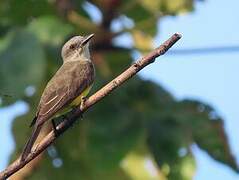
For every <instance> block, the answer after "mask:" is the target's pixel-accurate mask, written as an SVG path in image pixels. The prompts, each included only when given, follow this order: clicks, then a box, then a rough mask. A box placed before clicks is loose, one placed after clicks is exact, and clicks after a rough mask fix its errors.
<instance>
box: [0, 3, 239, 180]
mask: <svg viewBox="0 0 239 180" xmlns="http://www.w3.org/2000/svg"><path fill="white" fill-rule="evenodd" d="M192 10H193V0H172V1H167V0H155V1H148V0H129V1H120V0H104V1H103V0H91V1H82V0H78V1H76V0H75V1H74V0H57V1H54V0H53V1H49V0H41V1H32V0H24V1H23V0H5V1H1V2H0V63H1V66H0V84H1V88H0V103H1V106H7V105H10V104H13V103H14V102H16V101H24V102H26V103H27V104H28V105H29V111H28V113H27V114H24V115H22V116H19V117H16V120H15V121H14V124H13V133H14V137H15V140H16V150H15V152H14V154H13V155H12V158H11V159H12V160H13V159H14V158H15V157H16V156H17V155H19V153H21V151H22V148H23V146H24V144H25V143H26V141H27V139H28V137H29V136H30V133H31V129H30V128H29V126H28V124H29V123H30V121H31V118H32V117H34V113H35V111H36V107H37V104H38V101H39V98H40V95H41V93H42V91H43V89H44V87H45V85H46V82H47V81H48V80H49V79H50V78H51V77H52V75H53V74H54V73H55V71H56V70H57V68H59V66H60V65H61V63H62V62H61V57H60V50H61V47H62V45H63V43H64V42H65V41H66V40H67V39H68V38H69V37H71V36H73V35H77V34H90V33H95V34H96V36H95V39H94V40H93V42H92V54H93V60H94V63H95V65H96V70H97V79H96V82H95V85H94V89H93V90H92V91H93V92H94V91H96V90H97V89H99V88H100V87H102V86H103V85H104V84H105V83H106V82H108V81H109V80H111V79H112V78H113V77H115V76H116V75H117V74H119V73H120V72H122V71H123V69H125V68H126V67H127V66H128V65H129V64H131V63H132V61H133V59H132V57H131V52H132V49H135V48H136V49H138V50H139V51H140V52H141V53H145V52H147V51H149V50H150V49H152V41H153V38H154V36H155V35H156V33H158V28H157V22H158V20H160V18H162V17H164V16H166V15H171V16H174V15H178V14H180V13H186V12H190V11H192ZM97 13H98V14H97ZM96 16H97V19H99V21H96ZM115 22H117V23H118V24H120V26H119V27H118V28H115V27H113V25H112V24H113V23H115ZM124 34H129V35H130V36H132V39H133V42H134V44H133V47H132V49H131V48H126V47H123V46H119V45H116V44H115V43H114V38H116V37H117V38H120V37H121V35H124ZM127 47H128V46H127ZM45 131H46V132H47V128H46V130H45ZM195 144H196V145H197V146H198V147H200V148H201V149H202V150H204V151H206V152H207V153H208V154H209V155H210V156H211V157H212V158H214V159H215V160H217V161H220V162H222V163H224V164H226V165H227V166H230V167H231V168H233V169H234V170H235V171H238V167H237V165H236V163H235V160H234V158H233V156H232V153H231V151H230V148H229V145H228V140H227V137H226V134H225V130H224V126H223V120H222V119H221V118H220V117H219V116H218V115H217V114H216V112H215V111H214V110H213V108H212V107H210V106H209V105H206V104H204V103H202V102H198V101H192V100H183V101H177V100H175V99H174V98H173V97H172V96H171V94H170V93H169V92H167V91H166V90H165V89H163V88H162V87H161V86H160V85H158V84H155V83H154V82H151V81H146V80H143V79H141V78H140V77H134V78H133V79H131V80H130V81H129V82H127V83H126V84H125V85H123V87H121V88H119V90H117V91H116V92H113V93H112V94H111V95H109V96H107V97H106V98H104V100H103V101H101V102H100V103H98V104H96V105H95V106H94V107H93V108H91V109H90V110H89V111H88V112H87V113H86V114H85V115H84V121H80V123H79V124H76V125H75V126H74V127H73V129H72V130H69V131H68V132H67V133H65V134H64V136H62V137H60V138H59V139H58V140H57V142H56V143H55V144H54V146H52V147H51V148H49V149H48V151H47V152H45V153H44V156H43V157H42V158H41V159H38V160H35V163H34V164H31V165H29V166H27V167H25V168H23V170H21V171H20V173H17V174H16V175H15V176H14V178H16V179H59V180H60V179H106V180H107V179H120V180H124V179H126V180H130V179H173V180H181V179H184V180H185V179H186V180H187V179H192V177H193V175H194V172H195V169H196V164H195V159H194V156H193V153H192V145H195Z"/></svg>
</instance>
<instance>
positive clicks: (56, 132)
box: [51, 118, 59, 137]
mask: <svg viewBox="0 0 239 180" xmlns="http://www.w3.org/2000/svg"><path fill="white" fill-rule="evenodd" d="M51 123H52V127H53V131H54V134H55V136H56V137H57V136H58V135H59V133H58V131H57V129H56V123H55V118H53V119H52V120H51Z"/></svg>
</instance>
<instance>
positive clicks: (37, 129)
mask: <svg viewBox="0 0 239 180" xmlns="http://www.w3.org/2000/svg"><path fill="white" fill-rule="evenodd" d="M41 127H42V125H40V126H37V125H35V127H34V129H33V132H32V136H31V137H30V138H29V139H28V141H27V144H26V145H25V147H24V150H23V152H22V155H21V160H25V159H26V157H27V156H28V154H29V153H30V152H31V149H32V147H33V145H34V143H35V141H36V139H37V137H38V135H39V133H40V130H41Z"/></svg>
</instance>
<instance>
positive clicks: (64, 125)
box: [0, 33, 181, 180]
mask: <svg viewBox="0 0 239 180" xmlns="http://www.w3.org/2000/svg"><path fill="white" fill-rule="evenodd" d="M180 38H181V35H180V34H178V33H175V34H174V35H173V36H171V37H170V38H169V39H168V40H167V41H165V42H164V43H163V44H162V45H161V46H159V47H158V48H156V49H155V50H153V51H152V52H150V53H149V54H147V55H146V56H144V57H143V58H141V59H140V60H138V61H137V62H135V63H133V64H132V65H131V66H130V67H129V68H128V69H126V70H125V71H124V72H123V73H121V74H120V75H119V76H118V77H116V78H115V79H113V80H112V81H111V82H109V83H108V84H107V85H105V86H104V87H103V88H101V89H100V90H99V91H97V92H96V93H95V94H93V95H92V96H90V97H89V98H88V99H87V100H86V101H85V102H84V104H83V105H82V106H78V107H77V108H76V109H75V110H73V111H72V112H70V113H69V114H68V116H67V117H66V119H64V121H62V122H61V123H60V124H59V125H58V126H57V131H58V133H57V134H59V135H61V134H63V133H64V132H65V131H66V130H67V129H68V128H69V127H70V126H71V125H72V124H73V123H74V122H75V121H76V120H77V118H78V117H80V116H81V115H82V113H83V112H85V111H86V110H87V109H89V108H90V107H91V106H93V105H94V104H95V103H97V102H98V101H100V100H101V99H103V98H104V97H105V96H107V95H108V94H109V93H111V92H112V91H113V90H114V89H116V88H117V87H119V86H120V85H122V84H123V83H124V82H125V81H127V80H128V79H130V78H131V77H132V76H134V75H135V74H137V72H138V71H140V70H141V69H143V68H144V67H145V66H147V65H149V64H150V63H153V62H154V60H155V58H157V57H158V56H160V55H163V54H164V53H165V52H166V51H168V49H169V48H171V47H172V46H173V45H174V44H175V43H176V42H177V41H178V40H179V39H180ZM57 138H58V136H56V135H55V133H54V131H53V130H52V131H51V132H50V133H49V134H48V135H47V136H46V137H45V138H44V139H43V140H42V141H41V142H40V143H38V144H37V145H36V146H35V148H34V149H33V150H32V152H31V153H30V154H29V155H28V156H27V158H26V159H25V160H24V161H20V159H19V158H18V159H17V160H15V161H14V162H13V163H12V164H10V165H9V166H8V167H7V168H6V169H5V170H4V171H2V172H1V173H0V179H1V180H2V179H6V178H8V177H9V176H11V175H12V174H14V173H15V172H17V171H18V170H20V169H21V168H23V167H24V166H25V165H26V164H27V163H29V162H30V161H31V160H33V159H34V158H36V157H37V156H38V155H39V154H40V153H41V152H43V151H44V150H45V149H46V148H47V147H48V146H50V145H51V144H52V143H53V142H54V141H55V140H56V139H57Z"/></svg>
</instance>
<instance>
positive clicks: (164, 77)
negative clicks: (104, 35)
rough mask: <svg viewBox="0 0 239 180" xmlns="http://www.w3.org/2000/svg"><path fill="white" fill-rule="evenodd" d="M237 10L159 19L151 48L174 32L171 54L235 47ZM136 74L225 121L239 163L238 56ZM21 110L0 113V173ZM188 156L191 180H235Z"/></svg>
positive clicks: (202, 9) (233, 6) (176, 60)
mask: <svg viewBox="0 0 239 180" xmlns="http://www.w3.org/2000/svg"><path fill="white" fill-rule="evenodd" d="M238 7H239V1H237V0H228V1H224V0H217V1H212V0H206V1H205V2H200V3H196V10H195V12H193V13H191V14H187V15H181V16H179V17H166V18H164V19H162V20H161V22H160V25H159V29H160V35H159V36H157V37H156V40H155V44H156V45H158V44H160V42H162V41H163V40H165V39H167V38H168V37H169V36H170V35H172V34H173V33H174V32H180V33H182V34H183V38H182V39H181V40H180V42H179V43H177V45H176V46H175V47H174V48H173V49H186V48H201V47H202V48H205V47H215V46H216V47H217V46H232V45H239V36H238V33H237V32H239V23H238V19H239V12H238ZM172 51H173V50H172ZM140 74H141V75H142V76H143V77H144V78H146V79H152V80H154V81H156V82H159V83H160V84H162V85H163V86H164V87H166V88H167V89H168V90H169V91H170V92H171V93H172V94H173V95H174V96H175V97H176V98H178V99H183V98H193V99H200V100H201V101H204V102H206V103H209V104H211V105H212V106H213V107H214V108H215V109H216V110H217V112H218V113H219V115H220V116H222V117H223V118H224V119H225V129H226V132H227V134H228V137H229V140H230V145H231V147H232V151H233V153H234V154H235V156H236V158H237V160H238V162H239V146H238V143H237V142H238V139H239V132H238V130H237V128H238V124H239V123H238V118H239V111H238V105H237V102H238V101H239V93H238V92H239V83H238V77H239V52H234V53H229V52H221V53H212V54H192V55H171V54H170V53H168V54H166V55H165V56H163V57H161V58H160V59H158V61H156V62H155V64H153V65H150V66H149V67H148V68H145V69H144V70H143V71H142V72H140ZM26 110H27V107H26V105H25V104H23V103H17V104H15V105H13V106H12V107H10V108H3V109H0V114H1V126H0V142H7V144H4V146H2V145H1V148H0V170H1V169H3V168H4V167H5V166H6V164H7V159H8V156H9V155H10V153H11V151H12V150H13V149H14V142H13V137H12V135H11V122H12V119H13V117H14V116H15V115H17V114H21V113H24V112H25V111H26ZM193 151H194V154H195V156H196V161H197V172H196V175H195V178H194V179H195V180H202V179H203V180H211V179H217V180H224V179H227V180H236V179H239V175H237V174H236V173H235V172H233V171H232V170H231V169H230V168H228V167H226V166H224V165H223V164H220V163H218V162H216V161H214V160H212V159H211V158H210V157H209V156H208V155H207V154H206V153H205V152H203V151H201V150H200V149H199V148H197V147H196V146H195V147H193Z"/></svg>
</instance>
